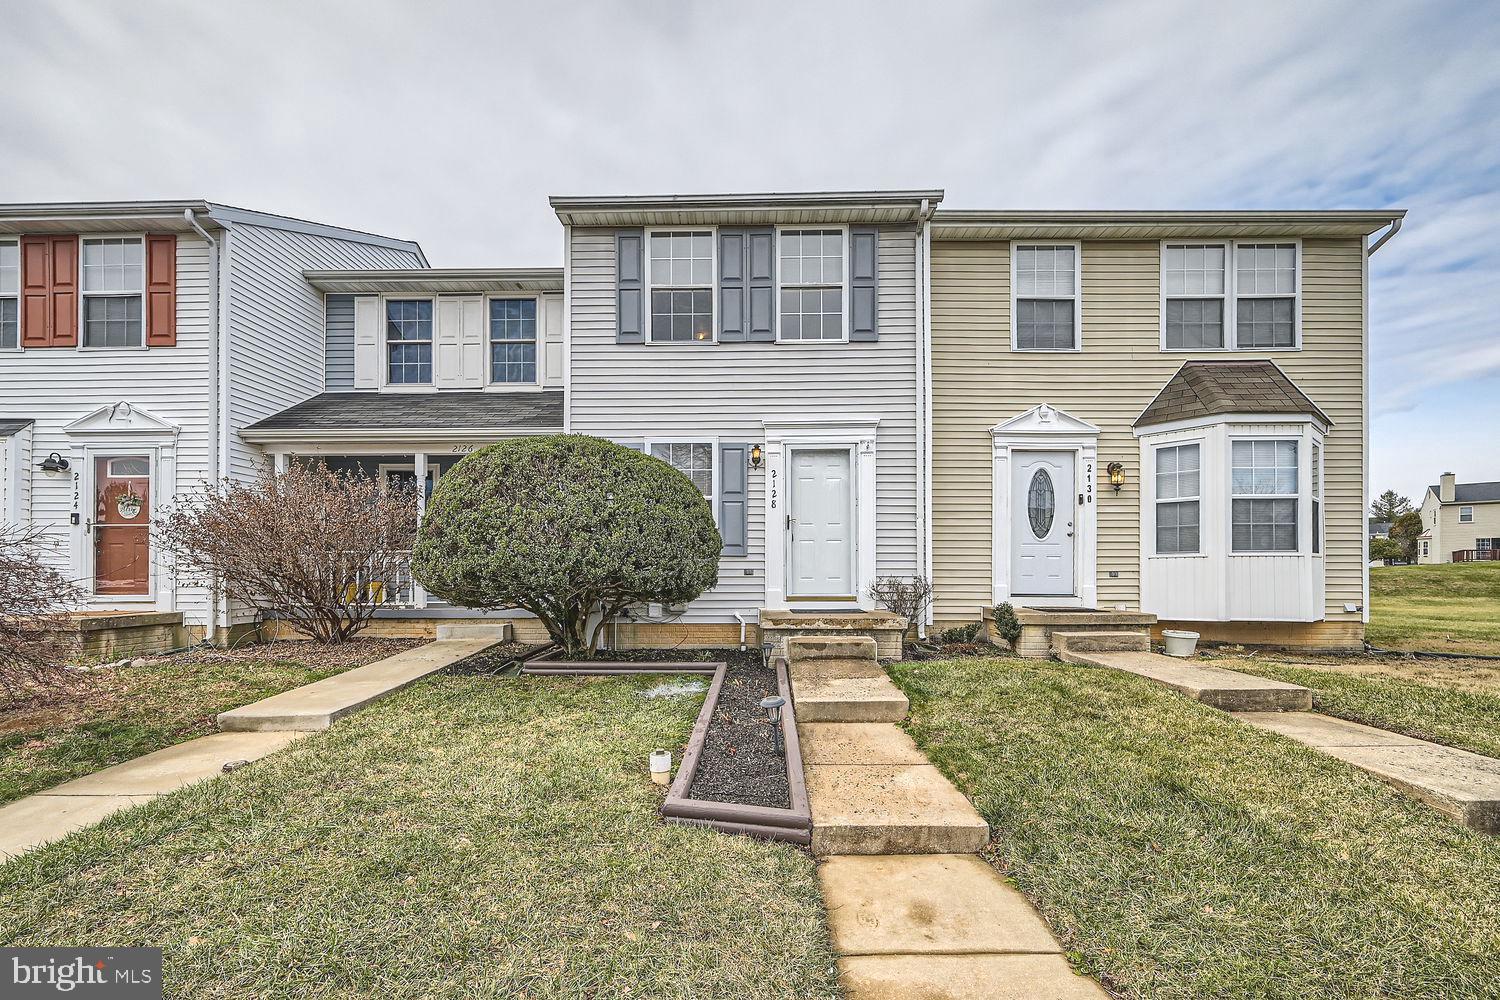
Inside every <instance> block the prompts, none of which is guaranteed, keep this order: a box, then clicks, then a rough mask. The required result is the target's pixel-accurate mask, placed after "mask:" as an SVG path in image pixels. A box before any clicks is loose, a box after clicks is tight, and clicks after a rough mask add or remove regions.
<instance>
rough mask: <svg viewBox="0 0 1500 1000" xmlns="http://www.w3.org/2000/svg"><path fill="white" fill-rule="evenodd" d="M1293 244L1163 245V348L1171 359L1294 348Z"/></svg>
mask: <svg viewBox="0 0 1500 1000" xmlns="http://www.w3.org/2000/svg"><path fill="white" fill-rule="evenodd" d="M1298 252H1299V251H1298V246H1297V244H1296V243H1215V242H1194V241H1185V242H1181V243H1166V244H1163V246H1162V253H1161V292H1162V302H1161V309H1162V347H1163V348H1164V349H1165V350H1168V351H1217V350H1223V349H1226V348H1227V349H1230V350H1241V351H1245V350H1281V349H1289V348H1295V347H1296V346H1297V315H1298V308H1297V296H1298V277H1297V276H1298V260H1297V257H1298Z"/></svg>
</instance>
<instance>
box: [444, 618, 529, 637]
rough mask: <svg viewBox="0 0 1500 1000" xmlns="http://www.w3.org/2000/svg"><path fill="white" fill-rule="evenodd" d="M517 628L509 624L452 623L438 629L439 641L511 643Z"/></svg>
mask: <svg viewBox="0 0 1500 1000" xmlns="http://www.w3.org/2000/svg"><path fill="white" fill-rule="evenodd" d="M514 635H515V628H514V627H513V626H512V625H511V624H510V623H509V622H452V623H449V624H445V625H439V626H438V627H437V638H438V640H439V641H442V640H445V639H488V640H490V642H510V641H511V638H512V637H513V636H514Z"/></svg>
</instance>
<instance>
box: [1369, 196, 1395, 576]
mask: <svg viewBox="0 0 1500 1000" xmlns="http://www.w3.org/2000/svg"><path fill="white" fill-rule="evenodd" d="M1402 218H1403V216H1400V215H1398V216H1396V217H1395V218H1394V219H1392V220H1391V228H1389V229H1387V230H1386V231H1385V235H1384V236H1382V237H1380V239H1378V240H1376V241H1375V242H1374V243H1373V244H1371V245H1370V249H1368V250H1366V251H1365V256H1366V257H1373V256H1375V251H1376V250H1379V249H1380V248H1381V247H1383V246H1385V245H1386V244H1387V243H1389V242H1390V240H1391V237H1392V236H1395V235H1396V234H1397V233H1399V232H1401V220H1402ZM1365 561H1366V562H1369V560H1368V559H1366V560H1365Z"/></svg>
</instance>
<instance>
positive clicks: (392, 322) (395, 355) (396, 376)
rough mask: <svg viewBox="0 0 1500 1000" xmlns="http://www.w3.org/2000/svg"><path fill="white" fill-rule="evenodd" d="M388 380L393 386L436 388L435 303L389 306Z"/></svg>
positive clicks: (397, 302) (403, 301)
mask: <svg viewBox="0 0 1500 1000" xmlns="http://www.w3.org/2000/svg"><path fill="white" fill-rule="evenodd" d="M385 344H386V348H385V349H386V361H387V368H386V371H387V378H386V381H388V382H389V383H390V384H391V385H431V384H432V300H431V299H389V300H387V301H386V304H385Z"/></svg>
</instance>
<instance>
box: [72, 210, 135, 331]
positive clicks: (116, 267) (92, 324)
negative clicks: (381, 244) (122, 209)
mask: <svg viewBox="0 0 1500 1000" xmlns="http://www.w3.org/2000/svg"><path fill="white" fill-rule="evenodd" d="M82 252H83V288H82V291H83V346H84V347H141V346H143V345H144V340H143V334H142V330H143V324H142V320H141V303H142V298H143V296H144V294H145V284H146V266H145V244H144V242H143V241H142V240H141V239H140V237H138V236H137V237H120V238H110V239H96V240H84V241H83V244H82Z"/></svg>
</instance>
